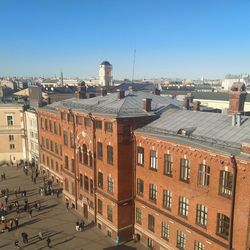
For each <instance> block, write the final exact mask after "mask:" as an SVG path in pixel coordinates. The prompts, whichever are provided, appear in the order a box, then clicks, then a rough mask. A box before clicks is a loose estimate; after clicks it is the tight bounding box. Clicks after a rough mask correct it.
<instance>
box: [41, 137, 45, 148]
mask: <svg viewBox="0 0 250 250" xmlns="http://www.w3.org/2000/svg"><path fill="white" fill-rule="evenodd" d="M41 138H42V147H45V142H44V138H43V137H41Z"/></svg>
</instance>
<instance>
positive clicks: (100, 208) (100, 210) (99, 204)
mask: <svg viewBox="0 0 250 250" xmlns="http://www.w3.org/2000/svg"><path fill="white" fill-rule="evenodd" d="M97 204H98V206H97V207H98V213H99V214H102V201H101V200H100V199H98V201H97Z"/></svg>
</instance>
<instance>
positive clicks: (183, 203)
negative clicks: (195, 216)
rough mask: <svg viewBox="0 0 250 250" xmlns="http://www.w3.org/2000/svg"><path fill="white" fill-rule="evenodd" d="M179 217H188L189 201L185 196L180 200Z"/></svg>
mask: <svg viewBox="0 0 250 250" xmlns="http://www.w3.org/2000/svg"><path fill="white" fill-rule="evenodd" d="M179 215H181V216H185V217H187V216H188V199H187V198H186V197H184V196H180V198H179Z"/></svg>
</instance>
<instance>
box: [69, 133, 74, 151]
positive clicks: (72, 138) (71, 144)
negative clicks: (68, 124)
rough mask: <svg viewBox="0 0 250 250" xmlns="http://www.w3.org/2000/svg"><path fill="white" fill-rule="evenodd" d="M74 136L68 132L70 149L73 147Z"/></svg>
mask: <svg viewBox="0 0 250 250" xmlns="http://www.w3.org/2000/svg"><path fill="white" fill-rule="evenodd" d="M74 140H75V139H74V134H73V133H72V132H70V147H71V148H74V145H75V141H74Z"/></svg>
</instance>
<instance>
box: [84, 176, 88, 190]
mask: <svg viewBox="0 0 250 250" xmlns="http://www.w3.org/2000/svg"><path fill="white" fill-rule="evenodd" d="M84 191H85V192H89V178H88V176H86V175H84Z"/></svg>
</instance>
